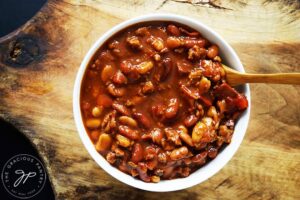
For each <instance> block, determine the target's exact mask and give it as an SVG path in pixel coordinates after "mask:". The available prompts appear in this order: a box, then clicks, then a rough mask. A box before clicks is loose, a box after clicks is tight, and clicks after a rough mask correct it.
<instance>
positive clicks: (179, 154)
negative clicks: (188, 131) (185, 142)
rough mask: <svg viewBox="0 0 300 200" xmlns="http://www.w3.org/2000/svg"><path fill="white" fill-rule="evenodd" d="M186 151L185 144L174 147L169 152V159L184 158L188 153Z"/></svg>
mask: <svg viewBox="0 0 300 200" xmlns="http://www.w3.org/2000/svg"><path fill="white" fill-rule="evenodd" d="M188 153H189V150H188V148H187V147H185V146H182V147H180V148H178V149H174V150H173V151H172V152H171V155H170V158H171V160H180V159H183V158H185V157H186V156H187V155H188Z"/></svg>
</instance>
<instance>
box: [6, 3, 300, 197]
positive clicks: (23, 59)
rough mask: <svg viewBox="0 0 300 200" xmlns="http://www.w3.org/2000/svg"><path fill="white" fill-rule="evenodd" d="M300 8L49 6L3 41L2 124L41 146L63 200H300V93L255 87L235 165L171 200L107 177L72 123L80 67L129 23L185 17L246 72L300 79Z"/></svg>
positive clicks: (257, 5) (277, 5)
mask: <svg viewBox="0 0 300 200" xmlns="http://www.w3.org/2000/svg"><path fill="white" fill-rule="evenodd" d="M299 9H300V3H299V1H290V0H257V1H250V0H237V1H232V0H223V1H220V0H215V1H213V0H211V1H208V0H207V1H204V0H164V1H163V0H161V1H152V0H144V1H143V0H134V1H126V0H121V1H119V0H97V1H92V0H81V1H79V0H65V1H55V0H50V1H49V2H48V3H47V4H46V5H45V6H44V7H43V9H42V10H41V11H40V12H39V13H38V14H37V15H36V16H35V17H34V18H33V19H31V20H30V21H29V22H28V23H27V24H26V25H24V26H23V27H22V28H20V29H19V30H18V31H16V32H15V33H14V34H10V35H9V36H7V37H5V38H1V39H0V117H2V118H4V119H5V120H7V121H9V122H11V123H12V124H14V125H15V126H16V127H17V128H19V130H20V131H22V132H23V133H24V134H25V135H26V136H27V137H29V138H30V140H31V141H32V142H33V143H34V144H35V145H36V147H37V149H38V150H39V152H40V154H41V156H42V158H43V159H44V161H45V163H46V167H47V169H48V171H49V174H50V179H51V182H52V184H53V187H54V190H55V193H56V197H57V199H122V198H126V199H158V198H159V199H162V200H163V199H189V200H193V199H237V198H238V199H300V192H299V188H300V168H299V165H300V149H299V147H300V103H299V100H300V86H295V85H271V84H269V85H267V84H254V85H251V92H252V109H251V121H250V124H249V128H248V130H247V134H246V137H245V139H244V141H243V143H242V145H241V147H240V148H239V150H238V152H237V153H236V155H235V156H234V157H233V159H232V160H231V161H230V162H229V163H228V164H227V165H226V166H225V167H224V168H223V169H222V170H221V171H220V172H219V173H218V174H216V175H215V176H213V177H212V178H210V179H209V180H208V181H206V182H204V183H202V184H200V185H197V186H195V187H192V188H189V189H187V190H182V191H177V192H171V193H168V194H166V195H161V194H159V193H151V192H145V191H141V190H137V189H134V188H131V187H129V186H126V185H125V184H122V183H120V182H119V181H117V180H115V179H113V178H112V177H111V176H110V175H108V174H106V173H105V172H104V171H103V170H102V169H101V168H99V167H98V166H97V164H96V163H95V162H94V161H93V160H92V159H91V157H90V156H89V155H88V153H87V151H86V150H85V149H84V147H83V144H82V143H81V141H80V139H79V137H78V134H77V132H76V128H75V124H74V120H73V115H72V90H73V84H74V79H75V75H76V72H77V70H78V67H79V65H80V62H81V61H82V59H83V57H84V55H85V53H86V52H87V50H88V49H89V48H90V46H91V45H92V44H93V43H94V42H95V41H96V39H97V38H98V37H99V36H101V35H102V34H103V33H104V32H105V31H107V30H108V29H109V28H111V27H112V26H114V25H116V24H118V23H120V22H122V21H123V20H125V19H128V18H131V17H134V16H138V15H141V14H145V13H152V12H171V13H176V14H181V15H186V16H189V17H192V18H195V19H197V20H201V21H202V22H203V23H205V24H207V25H209V26H210V27H212V28H213V29H215V30H216V31H217V32H219V33H220V34H221V35H222V36H223V37H224V38H225V39H226V40H227V41H228V42H229V43H230V44H231V45H232V46H233V47H234V49H235V50H236V52H237V53H238V55H239V56H240V58H241V60H242V62H243V64H244V66H245V68H246V71H247V72H251V73H271V72H300V51H299V49H300V12H299ZM2 134H4V133H2Z"/></svg>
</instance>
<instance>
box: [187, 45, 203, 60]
mask: <svg viewBox="0 0 300 200" xmlns="http://www.w3.org/2000/svg"><path fill="white" fill-rule="evenodd" d="M205 56H206V49H205V48H200V47H199V46H198V45H194V46H193V47H192V48H190V49H189V51H188V59H189V60H194V59H199V58H205Z"/></svg>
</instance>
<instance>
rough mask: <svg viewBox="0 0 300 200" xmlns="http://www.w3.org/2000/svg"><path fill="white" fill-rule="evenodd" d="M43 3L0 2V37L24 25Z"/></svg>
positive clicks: (41, 0)
mask: <svg viewBox="0 0 300 200" xmlns="http://www.w3.org/2000/svg"><path fill="white" fill-rule="evenodd" d="M45 2H46V0H0V37H2V36H5V35H7V34H9V33H11V32H13V31H14V30H16V29H17V28H18V27H19V26H21V25H23V24H24V23H26V21H28V20H29V19H30V18H31V17H33V16H34V15H35V14H36V12H37V11H39V10H40V8H41V7H42V6H43V5H44V4H45Z"/></svg>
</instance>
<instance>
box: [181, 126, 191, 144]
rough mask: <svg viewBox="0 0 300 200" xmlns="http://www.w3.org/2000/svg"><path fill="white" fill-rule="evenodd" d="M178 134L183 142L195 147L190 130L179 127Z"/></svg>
mask: <svg viewBox="0 0 300 200" xmlns="http://www.w3.org/2000/svg"><path fill="white" fill-rule="evenodd" d="M178 133H179V137H180V139H181V140H183V141H184V142H185V143H187V144H188V145H189V146H191V147H192V146H194V144H193V140H192V138H191V136H190V135H189V134H188V130H187V128H186V127H185V126H183V125H180V126H179V127H178Z"/></svg>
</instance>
